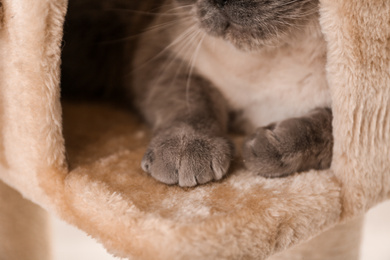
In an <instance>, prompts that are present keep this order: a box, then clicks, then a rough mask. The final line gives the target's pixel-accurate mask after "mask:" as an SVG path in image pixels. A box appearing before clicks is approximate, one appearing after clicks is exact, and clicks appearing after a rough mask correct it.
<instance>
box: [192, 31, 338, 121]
mask: <svg viewBox="0 0 390 260" xmlns="http://www.w3.org/2000/svg"><path fill="white" fill-rule="evenodd" d="M195 54H196V59H195V69H196V70H197V71H198V73H201V74H202V75H203V76H205V77H206V78H208V79H209V80H210V81H211V82H212V83H213V84H215V86H216V87H217V88H218V89H219V90H220V91H221V93H222V94H223V95H224V96H225V98H226V99H227V101H228V102H229V105H230V106H231V108H232V109H234V110H240V111H242V113H243V116H244V117H245V119H247V120H249V121H250V122H251V123H252V124H253V125H254V126H263V125H266V124H268V123H271V122H274V121H279V120H282V119H286V118H289V117H295V116H301V115H303V114H305V113H307V112H308V111H310V110H311V109H313V108H316V107H324V106H330V103H331V100H330V95H329V92H328V87H327V81H326V76H325V62H326V60H325V59H326V58H325V44H324V42H323V40H322V38H321V37H313V38H312V39H305V40H303V41H301V42H297V43H294V45H291V46H284V47H280V48H277V49H274V50H272V51H270V50H262V51H258V52H253V53H248V52H242V51H239V50H237V49H235V48H234V47H233V46H231V45H230V44H229V43H226V42H224V41H223V40H220V39H216V38H212V37H206V38H205V39H204V41H203V43H202V45H201V47H200V48H199V49H198V51H197V52H196V53H194V55H195Z"/></svg>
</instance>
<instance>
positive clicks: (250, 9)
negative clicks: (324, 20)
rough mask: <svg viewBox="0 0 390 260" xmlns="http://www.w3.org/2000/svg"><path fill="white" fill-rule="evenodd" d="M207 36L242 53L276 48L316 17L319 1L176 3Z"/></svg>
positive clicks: (192, 0) (205, 0)
mask: <svg viewBox="0 0 390 260" xmlns="http://www.w3.org/2000/svg"><path fill="white" fill-rule="evenodd" d="M174 1H175V2H176V4H177V5H180V6H181V7H186V9H188V10H190V11H189V12H190V13H191V15H193V16H195V19H196V20H197V24H198V26H199V27H200V28H201V29H202V30H203V31H205V32H206V33H207V34H209V35H212V36H216V37H220V38H223V39H225V40H226V41H228V42H230V43H232V44H233V45H234V46H236V47H237V48H238V49H242V50H255V49H258V48H261V47H263V46H276V45H279V44H281V43H284V42H286V41H288V40H291V36H292V35H294V34H295V33H298V32H299V30H302V28H303V27H304V26H305V25H306V24H307V23H308V22H309V21H312V20H313V17H316V14H317V13H318V0H174Z"/></svg>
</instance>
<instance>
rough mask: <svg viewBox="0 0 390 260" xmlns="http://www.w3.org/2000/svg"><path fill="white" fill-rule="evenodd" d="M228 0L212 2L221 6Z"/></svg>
mask: <svg viewBox="0 0 390 260" xmlns="http://www.w3.org/2000/svg"><path fill="white" fill-rule="evenodd" d="M227 1H228V0H214V3H215V4H216V5H217V6H218V7H219V8H222V7H224V6H225V5H226V3H227Z"/></svg>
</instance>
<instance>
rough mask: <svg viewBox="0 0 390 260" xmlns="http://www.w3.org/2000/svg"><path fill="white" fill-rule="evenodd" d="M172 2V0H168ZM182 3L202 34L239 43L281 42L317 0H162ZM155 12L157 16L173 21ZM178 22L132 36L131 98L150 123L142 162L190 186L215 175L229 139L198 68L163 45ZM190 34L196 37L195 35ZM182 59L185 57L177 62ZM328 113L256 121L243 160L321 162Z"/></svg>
mask: <svg viewBox="0 0 390 260" xmlns="http://www.w3.org/2000/svg"><path fill="white" fill-rule="evenodd" d="M172 1H173V2H172ZM165 4H167V5H171V6H173V7H175V8H176V10H177V8H180V7H182V8H181V9H180V10H181V11H180V12H178V18H179V19H180V18H181V16H183V12H185V13H186V14H185V15H184V16H190V17H192V18H195V20H196V21H197V26H198V27H199V28H200V29H201V30H203V31H205V32H206V33H208V34H210V35H212V36H215V37H219V38H222V39H225V40H226V41H229V42H231V43H232V44H233V45H234V46H236V48H238V49H241V50H249V51H254V50H256V49H259V48H262V47H263V46H264V45H267V44H273V45H279V44H283V43H285V42H288V40H289V39H291V37H294V33H295V32H297V30H299V26H301V25H303V24H305V23H306V22H307V21H308V19H312V18H311V17H312V16H313V15H315V13H316V10H317V6H318V1H317V0H275V1H266V0H227V1H219V0H197V1H196V0H167V1H166V3H165ZM165 17H169V15H167V16H164V15H162V16H160V17H158V18H157V19H160V20H159V21H160V23H161V24H162V23H165V22H166V23H169V22H172V20H171V17H169V18H165ZM177 26H179V27H180V26H185V23H180V20H179V22H177V24H174V25H173V26H171V27H167V28H166V29H164V30H157V31H156V32H153V31H152V35H149V36H148V37H144V38H143V39H141V40H140V42H139V50H138V52H139V54H138V56H139V57H138V60H137V62H136V64H137V65H136V66H137V67H136V68H135V73H134V81H133V84H132V85H133V86H132V97H133V99H134V103H135V104H136V106H137V107H138V109H139V111H140V112H141V114H142V115H143V116H144V118H145V119H146V120H147V122H148V123H149V124H150V125H151V126H152V127H153V129H154V137H153V139H152V141H151V143H150V145H149V148H148V150H147V151H146V153H145V156H144V159H143V161H142V168H143V169H144V170H145V171H146V172H148V173H149V174H151V176H153V177H154V178H156V179H157V180H159V181H161V182H163V183H166V184H179V185H180V186H195V185H197V184H203V183H206V182H209V181H211V180H219V179H221V178H222V177H223V176H224V175H225V174H226V173H227V171H228V168H229V164H230V162H231V160H232V157H233V146H232V143H231V141H230V140H229V139H228V138H227V136H226V135H227V128H228V124H229V122H228V118H229V112H231V111H229V110H230V108H229V107H228V105H227V102H226V101H225V100H224V97H223V96H222V95H221V93H219V91H218V90H217V89H216V88H215V87H214V86H213V85H212V83H211V82H210V81H209V80H207V79H205V78H203V77H201V76H200V75H199V74H198V73H197V71H192V70H191V65H190V64H186V63H185V62H183V60H181V59H180V58H178V57H177V56H175V55H174V53H172V52H171V51H170V49H169V48H166V46H169V45H170V44H171V43H172V41H173V40H174V39H175V29H177V28H178V27H177ZM195 40H196V38H195ZM183 63H184V64H183ZM331 121H332V114H331V111H330V110H329V109H326V108H320V109H318V110H315V111H314V112H312V113H310V114H308V115H307V116H304V117H301V118H293V119H288V120H285V121H282V122H280V123H275V124H273V125H271V126H268V127H264V128H259V129H257V130H256V131H255V133H254V134H252V135H250V136H249V137H248V138H247V140H246V142H245V144H244V148H243V156H244V162H245V165H246V166H247V167H248V168H249V169H251V170H252V171H254V172H257V173H258V174H260V175H262V176H266V177H280V176H286V175H289V174H291V173H294V172H297V171H304V170H308V169H324V168H327V167H329V165H330V162H331V158H332V144H333V139H332V126H331Z"/></svg>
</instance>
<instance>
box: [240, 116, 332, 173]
mask: <svg viewBox="0 0 390 260" xmlns="http://www.w3.org/2000/svg"><path fill="white" fill-rule="evenodd" d="M314 112H315V113H313V115H314V116H312V115H309V116H307V117H302V118H292V119H288V120H285V121H282V122H279V123H277V124H271V125H269V126H267V127H262V128H258V129H257V130H256V132H255V133H254V134H253V135H251V136H249V137H248V138H247V139H246V141H245V143H244V146H243V157H244V163H245V165H246V167H247V168H248V169H250V170H251V171H254V172H256V173H258V174H259V175H262V176H264V177H282V176H287V175H290V174H293V173H295V172H301V171H306V170H310V169H325V168H329V167H330V163H331V159H332V147H333V137H332V126H331V114H330V112H329V111H326V110H318V111H314ZM322 114H323V115H322ZM320 116H322V117H323V118H321V117H320Z"/></svg>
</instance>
